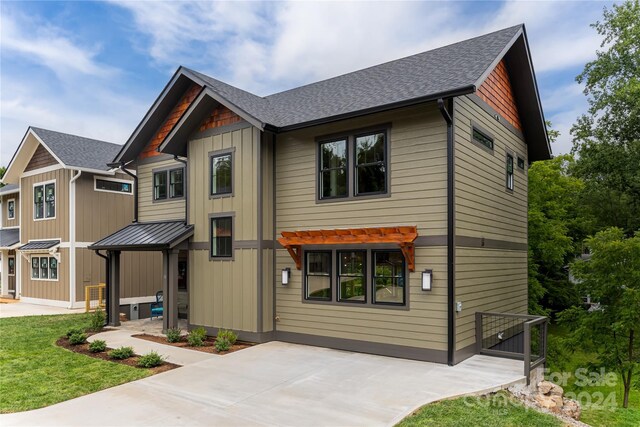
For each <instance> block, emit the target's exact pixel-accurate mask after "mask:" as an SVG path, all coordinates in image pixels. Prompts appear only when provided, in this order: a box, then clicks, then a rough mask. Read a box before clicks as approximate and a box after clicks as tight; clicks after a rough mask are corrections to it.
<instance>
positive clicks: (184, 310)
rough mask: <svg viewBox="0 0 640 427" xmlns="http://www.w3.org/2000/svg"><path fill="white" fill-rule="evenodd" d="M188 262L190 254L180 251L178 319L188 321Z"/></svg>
mask: <svg viewBox="0 0 640 427" xmlns="http://www.w3.org/2000/svg"><path fill="white" fill-rule="evenodd" d="M188 261H189V252H188V251H180V255H179V258H178V319H187V318H188V314H189V289H188V283H189V281H188V278H187V272H188V271H189V269H188V266H189V264H188Z"/></svg>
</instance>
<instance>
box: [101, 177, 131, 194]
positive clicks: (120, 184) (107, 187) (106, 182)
mask: <svg viewBox="0 0 640 427" xmlns="http://www.w3.org/2000/svg"><path fill="white" fill-rule="evenodd" d="M95 190H96V191H107V192H110V193H125V194H132V193H133V183H132V182H131V181H120V180H118V181H116V180H111V179H99V178H96V181H95Z"/></svg>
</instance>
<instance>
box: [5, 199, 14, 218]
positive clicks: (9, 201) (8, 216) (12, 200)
mask: <svg viewBox="0 0 640 427" xmlns="http://www.w3.org/2000/svg"><path fill="white" fill-rule="evenodd" d="M12 202H13V216H10V215H9V205H10V204H11V203H12ZM14 219H16V199H9V200H7V221H8V220H14Z"/></svg>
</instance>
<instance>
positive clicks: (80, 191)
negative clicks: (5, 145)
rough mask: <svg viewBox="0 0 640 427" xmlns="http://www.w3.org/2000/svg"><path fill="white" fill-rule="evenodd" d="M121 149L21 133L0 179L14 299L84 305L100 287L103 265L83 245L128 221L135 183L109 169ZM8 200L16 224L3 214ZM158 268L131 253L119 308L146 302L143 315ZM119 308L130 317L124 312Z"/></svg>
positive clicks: (147, 257) (40, 132) (149, 258)
mask: <svg viewBox="0 0 640 427" xmlns="http://www.w3.org/2000/svg"><path fill="white" fill-rule="evenodd" d="M120 147H121V146H119V145H116V144H111V143H108V142H103V141H97V140H93V139H88V138H83V137H79V136H75V135H68V134H64V133H59V132H53V131H50V130H45V129H39V128H35V127H30V128H29V129H28V130H27V132H26V134H25V136H24V138H23V139H22V141H21V143H20V145H19V147H18V149H17V151H16V152H15V154H14V155H13V158H12V159H11V161H10V162H9V165H8V167H7V170H6V172H5V175H4V177H3V182H5V183H9V185H8V186H6V187H3V188H2V189H0V195H1V196H2V202H3V224H2V226H3V229H2V245H1V250H2V251H3V255H4V253H5V252H6V253H7V255H8V260H9V261H10V262H14V263H15V265H14V266H13V267H12V268H8V270H9V273H13V272H14V271H15V277H16V278H17V280H16V281H15V285H12V281H11V280H9V283H10V287H11V286H13V287H14V288H15V291H16V292H15V297H17V298H20V299H21V300H22V301H24V302H30V303H35V304H44V305H51V306H58V307H69V308H71V307H84V301H85V292H84V288H85V286H87V285H97V284H98V283H101V282H105V279H106V278H105V271H104V268H102V263H103V261H102V259H101V258H100V257H99V256H98V255H96V254H95V253H94V251H91V250H89V249H87V246H89V245H90V244H91V243H93V242H94V241H95V240H97V239H98V238H99V237H101V236H103V235H105V234H109V233H110V232H113V231H115V230H118V229H119V228H121V227H123V226H125V225H126V224H129V223H131V221H132V219H133V217H134V206H135V204H134V196H133V195H134V191H135V188H134V187H135V185H134V181H135V178H134V177H133V176H130V175H128V174H126V173H123V172H121V171H117V170H113V169H111V168H109V167H108V166H107V162H109V161H110V160H111V159H112V158H113V156H114V155H115V154H116V153H117V152H118V150H119V149H120ZM12 200H15V206H14V208H13V209H15V212H13V215H14V216H15V219H9V215H8V214H7V215H6V217H5V212H4V211H9V210H10V206H9V203H10V202H11V201H12ZM5 227H6V228H5ZM9 227H16V228H9ZM18 233H19V234H18ZM7 235H8V237H7V239H8V240H7V242H6V243H5V236H7ZM12 257H15V258H12ZM3 258H4V257H3ZM14 259H15V261H13V260H14ZM160 265H161V259H160V258H159V257H154V256H153V255H152V254H129V255H128V256H127V257H126V258H125V259H124V260H123V268H122V270H121V272H120V274H121V276H122V279H121V281H122V283H123V292H122V299H121V300H119V303H120V304H121V305H123V306H126V305H130V304H145V306H143V307H139V310H140V311H143V313H142V315H144V312H147V313H148V312H149V309H148V305H149V304H148V303H150V302H151V301H155V293H156V291H158V290H159V289H160V286H161V284H162V276H161V272H160ZM9 267H11V266H9ZM119 309H122V310H123V311H125V312H126V313H129V311H128V309H129V307H119Z"/></svg>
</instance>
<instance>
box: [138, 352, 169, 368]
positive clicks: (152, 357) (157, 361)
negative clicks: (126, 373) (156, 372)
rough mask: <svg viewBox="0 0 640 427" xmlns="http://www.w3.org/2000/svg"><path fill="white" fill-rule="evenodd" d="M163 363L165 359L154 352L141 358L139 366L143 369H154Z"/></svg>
mask: <svg viewBox="0 0 640 427" xmlns="http://www.w3.org/2000/svg"><path fill="white" fill-rule="evenodd" d="M162 362H164V357H162V356H160V355H159V354H158V353H156V352H155V351H152V352H150V353H147V354H145V355H144V356H140V359H138V366H140V367H141V368H154V367H156V366H160V365H162Z"/></svg>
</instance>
